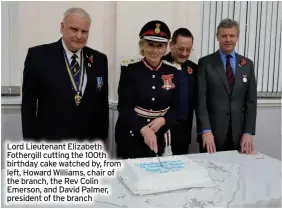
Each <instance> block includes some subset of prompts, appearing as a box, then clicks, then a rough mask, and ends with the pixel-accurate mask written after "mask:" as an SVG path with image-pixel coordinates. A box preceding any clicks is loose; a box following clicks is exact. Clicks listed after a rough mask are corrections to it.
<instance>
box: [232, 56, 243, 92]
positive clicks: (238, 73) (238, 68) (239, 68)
mask: <svg viewBox="0 0 282 209" xmlns="http://www.w3.org/2000/svg"><path fill="white" fill-rule="evenodd" d="M241 59H242V56H241V55H239V54H237V53H236V69H235V80H234V84H233V92H232V95H234V94H235V93H236V89H237V86H238V85H239V82H240V79H242V78H241V75H242V68H243V66H241V65H240V60H241Z"/></svg>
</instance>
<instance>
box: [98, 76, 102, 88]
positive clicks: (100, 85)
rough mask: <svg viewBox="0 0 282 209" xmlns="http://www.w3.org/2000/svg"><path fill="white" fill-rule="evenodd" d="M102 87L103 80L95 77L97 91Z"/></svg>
mask: <svg viewBox="0 0 282 209" xmlns="http://www.w3.org/2000/svg"><path fill="white" fill-rule="evenodd" d="M102 87H103V78H102V77H97V89H101V88H102Z"/></svg>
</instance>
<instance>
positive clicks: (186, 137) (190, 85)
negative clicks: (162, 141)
mask: <svg viewBox="0 0 282 209" xmlns="http://www.w3.org/2000/svg"><path fill="white" fill-rule="evenodd" d="M163 60H167V61H169V62H174V60H173V58H172V56H171V53H169V54H167V55H166V56H164V57H163ZM181 68H182V75H183V77H182V86H183V87H184V88H182V91H181V92H182V93H181V96H180V99H181V112H182V114H181V115H182V116H183V117H182V119H181V121H180V122H179V123H178V124H177V125H176V126H174V128H173V129H175V130H173V129H172V132H173V131H174V132H176V133H175V134H174V133H173V138H175V137H176V140H177V141H179V140H181V141H186V142H187V152H188V145H189V144H190V143H191V130H192V125H193V114H194V110H195V107H196V78H197V77H196V76H197V70H198V65H197V64H195V63H194V62H192V61H190V60H187V61H186V62H185V63H183V64H182V65H181ZM173 138H172V140H173ZM180 143H181V142H180ZM181 144H183V143H181ZM183 145H184V144H183ZM184 146H186V144H185V145H184Z"/></svg>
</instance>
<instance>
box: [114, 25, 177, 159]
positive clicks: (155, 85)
mask: <svg viewBox="0 0 282 209" xmlns="http://www.w3.org/2000/svg"><path fill="white" fill-rule="evenodd" d="M170 34H171V33H170V30H169V28H168V26H167V25H166V24H165V23H164V22H162V21H151V22H148V23H147V24H145V25H144V26H143V28H142V29H141V31H140V34H139V37H140V41H139V48H140V54H141V55H142V56H143V58H142V59H137V60H129V61H123V62H122V64H121V74H120V81H119V87H118V96H119V99H118V112H119V117H118V120H117V123H116V127H115V140H116V144H117V156H118V157H119V158H124V159H126V158H140V157H155V156H156V154H158V155H162V154H170V131H169V128H170V127H171V126H172V125H173V124H175V123H176V122H177V120H178V119H179V118H180V117H179V116H180V107H179V106H180V101H179V98H180V95H179V89H180V84H179V83H180V73H181V71H180V70H181V67H180V66H179V65H177V64H174V63H170V62H167V61H164V60H163V61H162V60H161V58H162V57H163V56H164V55H165V53H166V50H167V43H168V41H169V39H170ZM164 152H165V153H164Z"/></svg>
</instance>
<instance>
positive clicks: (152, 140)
mask: <svg viewBox="0 0 282 209" xmlns="http://www.w3.org/2000/svg"><path fill="white" fill-rule="evenodd" d="M140 132H141V134H142V136H143V137H144V142H145V143H146V144H147V145H148V146H149V147H150V149H151V150H153V151H154V152H155V153H158V144H157V136H156V134H155V133H154V132H153V131H152V129H150V128H149V127H148V126H144V127H143V128H142V129H141V131H140Z"/></svg>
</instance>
